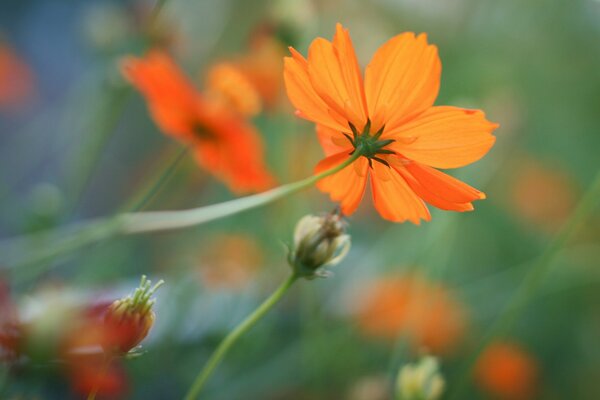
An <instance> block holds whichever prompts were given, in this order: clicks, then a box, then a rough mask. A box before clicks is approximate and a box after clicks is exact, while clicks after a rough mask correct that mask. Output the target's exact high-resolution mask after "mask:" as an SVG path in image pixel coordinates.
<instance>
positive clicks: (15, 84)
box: [0, 41, 33, 110]
mask: <svg viewBox="0 0 600 400" xmlns="http://www.w3.org/2000/svg"><path fill="white" fill-rule="evenodd" d="M32 94H33V74H32V72H31V70H30V69H29V66H28V65H27V64H26V63H25V61H23V60H22V59H21V58H20V57H19V56H18V55H17V54H16V53H15V52H14V50H13V49H11V48H10V47H9V46H8V45H7V44H5V43H2V42H1V41H0V109H8V110H11V109H14V108H18V107H19V106H22V105H23V104H25V103H26V102H27V100H29V99H30V97H31V95H32Z"/></svg>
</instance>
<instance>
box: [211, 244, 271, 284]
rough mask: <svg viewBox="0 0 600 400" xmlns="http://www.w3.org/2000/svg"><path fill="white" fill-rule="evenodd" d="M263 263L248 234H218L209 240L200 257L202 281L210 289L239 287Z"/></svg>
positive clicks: (260, 253) (256, 247)
mask: <svg viewBox="0 0 600 400" xmlns="http://www.w3.org/2000/svg"><path fill="white" fill-rule="evenodd" d="M262 263H263V253H262V251H261V248H260V246H259V243H257V242H256V241H255V240H254V239H253V238H252V237H251V236H246V235H243V234H229V235H219V236H217V237H215V238H213V239H212V240H210V241H209V242H208V243H207V244H206V246H204V248H203V251H202V256H201V258H200V275H201V278H202V283H203V284H204V285H206V286H207V287H210V288H228V289H241V288H243V287H244V286H245V285H247V284H248V282H250V281H251V280H252V277H253V276H254V275H255V274H256V273H257V272H258V270H259V269H260V267H261V265H262Z"/></svg>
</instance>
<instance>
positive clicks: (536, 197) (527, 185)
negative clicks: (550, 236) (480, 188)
mask: <svg viewBox="0 0 600 400" xmlns="http://www.w3.org/2000/svg"><path fill="white" fill-rule="evenodd" d="M519 164H520V165H519V166H518V172H516V173H515V175H514V177H513V179H512V185H511V190H510V193H509V194H510V196H511V197H510V203H511V206H512V207H511V209H513V210H514V211H516V212H517V213H518V215H519V216H520V217H522V218H523V219H524V220H525V221H527V222H528V223H531V224H533V225H536V226H537V227H540V228H542V229H544V230H546V231H550V232H553V231H556V230H558V229H559V228H560V227H561V226H562V224H563V223H564V222H565V221H566V219H567V218H568V217H569V215H571V212H572V211H573V209H574V208H575V205H576V204H577V197H578V193H577V187H576V184H575V182H574V180H573V178H572V177H571V176H569V174H568V173H567V172H566V171H563V170H561V169H560V168H558V167H557V166H556V165H555V164H556V163H553V164H552V165H546V164H544V163H543V162H540V161H537V160H535V159H528V160H525V161H523V162H521V163H519Z"/></svg>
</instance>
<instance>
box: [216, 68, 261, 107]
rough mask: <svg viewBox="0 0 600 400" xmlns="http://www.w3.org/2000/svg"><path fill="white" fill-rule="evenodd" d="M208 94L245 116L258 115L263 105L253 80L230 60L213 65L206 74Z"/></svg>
mask: <svg viewBox="0 0 600 400" xmlns="http://www.w3.org/2000/svg"><path fill="white" fill-rule="evenodd" d="M206 96H207V97H208V98H210V99H211V100H212V101H215V102H219V103H222V104H223V106H225V107H230V108H232V109H233V110H235V111H237V112H238V113H240V114H241V115H244V116H253V115H256V114H258V113H259V112H260V110H261V107H262V104H261V99H260V97H259V94H258V92H257V91H256V89H255V88H254V86H253V85H252V82H250V81H249V80H248V78H247V77H246V76H244V74H243V73H242V72H241V71H240V70H239V69H238V68H237V67H236V66H235V65H234V64H232V63H229V62H222V63H217V64H214V65H213V66H211V68H210V70H209V71H208V73H207V74H206Z"/></svg>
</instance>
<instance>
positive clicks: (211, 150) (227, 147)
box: [194, 108, 274, 193]
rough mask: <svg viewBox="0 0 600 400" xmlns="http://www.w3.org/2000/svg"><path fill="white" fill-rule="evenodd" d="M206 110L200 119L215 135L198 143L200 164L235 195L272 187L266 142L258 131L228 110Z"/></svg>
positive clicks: (272, 181) (195, 145)
mask: <svg viewBox="0 0 600 400" xmlns="http://www.w3.org/2000/svg"><path fill="white" fill-rule="evenodd" d="M202 111H203V112H202V113H200V114H199V115H198V118H199V119H200V121H201V122H202V124H203V125H204V126H205V127H206V129H207V130H208V131H210V132H211V134H212V136H211V137H208V138H206V139H202V138H201V139H196V141H195V142H194V147H195V155H196V159H197V160H198V162H199V163H200V164H201V165H202V166H203V167H204V168H206V169H207V170H208V171H209V172H211V173H212V174H214V175H215V176H217V177H218V178H219V179H221V180H223V181H225V183H226V184H227V185H228V186H229V188H230V189H231V190H232V191H233V192H236V193H245V192H254V191H261V190H265V189H268V188H270V187H272V186H273V183H274V179H273V177H272V176H271V174H270V173H269V171H268V169H267V166H266V165H265V162H264V150H263V144H262V139H261V136H260V135H259V133H258V132H257V131H256V129H255V128H254V127H253V126H252V125H250V124H248V123H246V122H245V121H244V120H243V119H241V118H238V117H237V116H236V115H234V114H232V113H231V112H229V111H228V110H226V109H209V108H206V109H204V110H202Z"/></svg>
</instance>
